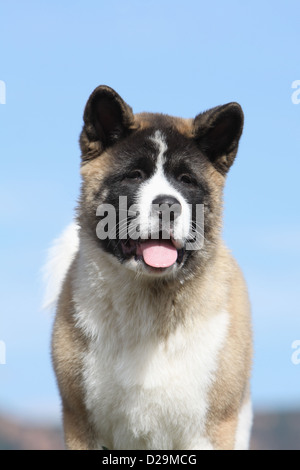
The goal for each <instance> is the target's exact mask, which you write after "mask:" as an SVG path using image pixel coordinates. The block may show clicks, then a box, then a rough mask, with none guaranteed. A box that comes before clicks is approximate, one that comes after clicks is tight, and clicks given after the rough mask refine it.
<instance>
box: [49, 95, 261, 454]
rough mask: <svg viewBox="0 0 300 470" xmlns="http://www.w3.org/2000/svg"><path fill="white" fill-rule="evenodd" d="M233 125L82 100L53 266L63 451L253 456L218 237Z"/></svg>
mask: <svg viewBox="0 0 300 470" xmlns="http://www.w3.org/2000/svg"><path fill="white" fill-rule="evenodd" d="M243 123H244V115H243V111H242V109H241V107H240V105H239V104H237V103H229V104H226V105H222V106H217V107H215V108H212V109H210V110H208V111H205V112H202V113H200V114H199V115H197V116H196V117H195V118H194V119H183V118H178V117H171V116H168V115H164V114H155V113H141V114H133V111H132V109H131V107H130V106H129V105H128V104H127V103H126V102H125V101H124V100H123V99H122V98H121V97H120V96H119V94H118V93H116V92H115V91H114V90H113V89H112V88H110V87H108V86H99V87H97V88H96V89H95V90H94V91H93V93H92V94H91V96H90V97H89V99H88V102H87V104H86V107H85V110H84V125H83V130H82V132H81V135H80V147H81V153H82V162H81V176H82V186H81V193H80V199H79V204H78V208H77V218H76V222H74V223H73V224H72V225H71V226H70V227H69V228H68V229H67V231H66V232H65V233H64V235H63V236H62V238H61V239H60V240H59V241H58V242H57V243H56V245H55V247H54V249H53V250H54V251H52V259H51V260H50V270H52V271H53V276H54V284H52V290H53V289H54V294H53V295H52V297H53V298H52V300H55V297H57V298H58V300H57V309H56V316H55V321H54V327H53V337H52V358H53V366H54V370H55V374H56V378H57V383H58V387H59V391H60V396H61V402H62V412H63V424H64V433H65V442H66V446H67V448H68V449H74V450H75V449H76V450H93V449H103V448H104V449H105V448H106V449H110V450H114V449H118V450H120V449H122V450H123V449H130V450H134V449H144V450H145V449H149V450H158V449H163V450H175V449H177V450H178V449H180V450H227V449H231V450H246V449H248V448H249V439H250V433H251V426H252V406H251V393H250V378H251V363H252V332H251V313H250V310H251V309H250V302H249V298H248V293H247V287H246V283H245V281H244V278H243V275H242V273H241V270H240V268H239V267H238V265H237V263H236V261H235V260H234V258H233V257H232V255H231V253H230V252H229V250H228V249H227V248H226V247H225V245H224V243H223V241H222V237H221V229H222V204H223V203H222V199H223V196H222V194H223V188H224V184H225V180H226V175H227V172H228V170H229V168H230V167H231V165H232V163H233V162H234V159H235V156H236V153H237V150H238V145H239V140H240V136H241V134H242V130H243ZM125 202H126V205H124V204H125ZM121 206H122V207H121ZM197 208H198V209H199V211H197V210H196V209H197ZM109 213H110V214H109ZM167 213H168V217H164V216H165V214H167ZM199 214H200V215H199ZM201 215H202V216H201ZM105 234H106V236H105ZM112 235H113V236H112ZM53 286H55V287H53Z"/></svg>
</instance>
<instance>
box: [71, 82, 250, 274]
mask: <svg viewBox="0 0 300 470" xmlns="http://www.w3.org/2000/svg"><path fill="white" fill-rule="evenodd" d="M242 128H243V112H242V109H241V107H240V105H239V104H237V103H229V104H226V105H224V106H218V107H216V108H213V109H210V110H209V111H206V112H204V113H201V114H199V115H198V116H196V118H195V119H181V118H175V117H170V116H167V115H162V114H151V113H142V114H137V115H134V114H133V112H132V109H131V108H130V107H129V106H128V105H127V104H126V103H125V102H124V101H123V100H122V98H121V97H120V96H119V95H118V94H117V93H116V92H115V91H114V90H112V89H111V88H109V87H107V86H100V87H98V88H96V89H95V90H94V92H93V93H92V95H91V96H90V98H89V100H88V102H87V105H86V108H85V111H84V127H83V130H82V133H81V137H80V145H81V150H82V170H81V173H82V177H83V183H82V193H81V200H80V205H79V217H78V219H79V224H80V226H81V230H83V231H84V232H85V234H86V235H87V236H89V237H92V238H93V239H94V240H96V241H97V244H98V246H99V249H101V250H104V252H106V253H107V254H108V256H109V257H110V259H111V260H112V261H113V262H119V263H120V265H123V266H124V267H127V268H128V269H131V270H134V271H135V272H137V273H141V274H145V275H150V276H155V277H162V276H163V277H174V276H177V275H178V274H179V273H181V274H180V276H181V277H182V276H183V277H184V276H188V275H189V274H190V273H191V272H193V271H194V269H195V267H196V266H200V267H201V265H203V264H204V263H205V262H207V261H208V260H209V259H210V256H212V254H213V252H214V247H215V246H216V243H217V241H218V239H219V237H220V228H221V213H222V192H223V186H224V181H225V176H226V174H227V172H228V170H229V168H230V166H231V165H232V163H233V161H234V158H235V155H236V153H237V149H238V143H239V139H240V136H241V133H242Z"/></svg>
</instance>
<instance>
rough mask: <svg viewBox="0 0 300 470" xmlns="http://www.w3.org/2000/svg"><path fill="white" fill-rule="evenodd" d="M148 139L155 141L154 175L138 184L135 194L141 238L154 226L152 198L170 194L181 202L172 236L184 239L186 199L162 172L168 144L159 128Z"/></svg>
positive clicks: (187, 223) (188, 216) (187, 211)
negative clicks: (156, 152) (179, 212)
mask: <svg viewBox="0 0 300 470" xmlns="http://www.w3.org/2000/svg"><path fill="white" fill-rule="evenodd" d="M150 140H151V141H152V142H154V143H155V145H156V147H157V150H158V155H157V160H156V169H155V172H154V175H153V176H152V177H151V178H150V179H148V180H147V181H145V183H143V184H142V185H141V186H140V189H139V191H138V194H137V204H138V206H139V213H140V216H139V221H140V231H141V237H142V238H148V233H149V232H150V231H151V230H153V231H155V227H153V226H151V222H153V221H151V207H152V202H153V200H154V199H155V198H156V197H157V196H160V195H165V196H172V197H174V198H176V199H177V200H178V202H179V203H180V204H181V208H182V212H181V214H180V216H179V217H177V218H176V221H175V224H174V238H175V239H177V240H184V239H186V238H187V237H188V234H189V229H190V223H191V213H190V208H189V206H188V203H187V201H186V200H185V198H184V197H183V195H182V194H181V193H180V192H179V191H178V190H177V189H176V188H175V187H174V186H173V185H172V184H171V183H170V181H168V179H167V177H166V174H165V172H164V168H163V167H164V163H165V161H166V158H165V153H166V151H167V150H168V145H167V141H166V138H165V136H164V135H163V133H162V132H161V131H159V130H157V131H155V133H154V135H153V136H151V137H150Z"/></svg>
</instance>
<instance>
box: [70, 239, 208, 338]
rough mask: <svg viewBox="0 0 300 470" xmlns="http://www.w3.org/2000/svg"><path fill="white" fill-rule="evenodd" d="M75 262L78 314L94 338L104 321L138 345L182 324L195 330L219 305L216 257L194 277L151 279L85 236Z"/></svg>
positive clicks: (164, 334) (89, 334)
mask: <svg viewBox="0 0 300 470" xmlns="http://www.w3.org/2000/svg"><path fill="white" fill-rule="evenodd" d="M76 263H77V269H76V271H75V273H76V274H75V276H74V279H73V283H74V292H75V305H76V303H77V305H78V306H79V305H80V306H81V307H80V311H79V310H77V313H76V314H75V316H76V319H77V322H78V325H79V326H80V327H81V328H82V329H83V330H84V331H85V332H86V334H87V335H88V336H90V337H97V334H98V333H97V323H98V321H100V322H101V324H102V325H103V323H105V325H106V328H107V332H110V333H111V332H112V330H114V333H115V337H116V339H117V338H118V339H119V340H120V341H121V342H123V341H124V340H126V342H127V341H128V340H129V341H130V338H131V341H133V342H134V343H136V342H140V341H143V340H147V339H150V340H153V339H154V338H155V337H156V338H157V339H159V338H161V339H162V340H163V339H166V338H167V337H168V336H169V335H170V334H172V333H173V332H175V331H176V329H177V327H178V326H182V327H183V328H192V327H193V324H194V320H195V319H196V318H197V319H198V320H199V315H203V316H205V317H207V315H209V313H210V311H212V312H214V311H215V308H217V305H216V301H215V298H216V296H215V295H214V293H213V292H211V295H208V293H209V292H210V290H211V288H210V285H213V282H212V281H213V277H212V276H213V265H214V261H213V258H212V259H210V263H209V267H207V268H206V269H205V271H203V272H201V271H200V269H199V270H198V272H196V273H194V275H193V277H192V278H190V279H185V280H183V279H180V278H178V279H177V278H176V279H171V280H164V279H152V278H151V277H145V276H139V275H137V274H136V273H134V272H131V271H130V270H128V269H126V268H125V267H123V266H121V265H120V264H119V262H118V261H117V260H115V259H114V258H113V257H112V256H111V255H108V254H107V253H104V252H102V250H100V249H99V247H98V245H97V243H96V242H95V241H94V240H93V243H91V239H90V237H88V239H87V238H85V236H84V235H83V234H82V235H81V237H80V250H79V253H78V258H77V260H76ZM82 266H84V268H85V271H84V275H83V274H82ZM201 286H202V287H201ZM201 292H205V293H206V294H205V297H204V296H202V294H201ZM195 296H196V298H197V302H193V303H192V304H191V303H190V301H189V299H190V298H191V297H193V298H194V299H195ZM76 299H77V302H76ZM210 304H212V305H210ZM82 310H84V311H82ZM100 311H101V318H100V316H99V315H100V313H99V312H100ZM203 318H204V317H203ZM102 331H103V330H102Z"/></svg>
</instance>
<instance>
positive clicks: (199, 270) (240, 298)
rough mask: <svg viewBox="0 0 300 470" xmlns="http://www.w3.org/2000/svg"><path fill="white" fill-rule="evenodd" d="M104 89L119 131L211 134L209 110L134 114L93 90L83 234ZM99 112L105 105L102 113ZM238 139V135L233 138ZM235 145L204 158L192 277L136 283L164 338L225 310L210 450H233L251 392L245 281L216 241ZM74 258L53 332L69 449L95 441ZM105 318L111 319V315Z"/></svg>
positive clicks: (106, 163) (97, 168) (90, 206)
mask: <svg viewBox="0 0 300 470" xmlns="http://www.w3.org/2000/svg"><path fill="white" fill-rule="evenodd" d="M103 93H104V97H105V100H106V101H107V100H108V101H109V102H110V101H112V100H114V101H113V102H114V103H116V104H114V106H116V107H115V108H114V111H113V114H114V116H115V115H116V113H117V110H118V109H119V107H120V108H121V109H122V115H121V117H119V121H120V123H121V124H120V125H119V127H118V132H125V131H128V129H130V130H131V131H132V130H135V131H137V130H139V131H141V130H143V129H147V128H152V127H154V126H157V127H159V125H160V122H162V123H163V125H164V126H166V125H167V126H168V127H170V128H174V129H176V131H177V132H179V133H180V134H182V135H184V136H185V137H188V138H190V139H192V138H196V137H195V136H197V135H198V133H199V132H200V131H199V129H201V132H202V134H203V141H204V142H205V143H204V144H203V146H204V147H205V146H207V145H210V139H211V136H210V135H209V134H208V131H207V130H206V131H205V132H206V134H205V132H204V131H203V130H202V127H201V125H202V124H203V122H204V121H205V120H207V119H208V121H209V119H211V120H212V121H213V119H214V114H213V113H212V114H211V115H210V114H209V115H208V117H207V116H206V115H205V116H204V115H199V117H197V118H196V120H192V119H181V118H173V117H170V116H163V115H156V114H147V113H141V114H139V115H135V116H134V115H133V114H132V110H131V108H130V107H129V106H128V105H126V104H124V102H123V101H122V100H121V99H120V98H119V97H118V95H116V94H112V95H111V94H110V89H108V88H107V87H100V89H96V90H95V92H94V93H93V94H92V96H91V98H90V100H89V102H88V104H87V107H86V110H85V115H84V119H85V126H84V129H83V132H82V134H81V138H80V145H81V149H82V160H83V164H82V168H81V175H82V180H83V185H82V194H81V200H80V208H79V221H80V225H81V227H85V230H86V233H88V230H87V229H86V227H87V226H88V225H89V223H90V218H91V217H94V214H95V195H96V194H97V192H98V191H99V186H101V182H102V180H103V178H105V176H106V175H107V174H108V173H110V172H113V165H114V159H113V157H112V153H111V148H110V146H108V147H107V148H106V147H105V144H104V142H105V140H104V137H103V136H102V133H105V132H106V129H104V130H103V129H102V130H99V128H97V127H96V126H95V125H94V123H93V120H92V118H91V115H92V114H93V113H94V112H96V111H95V109H96V108H95V105H94V101H93V100H94V99H95V97H97V96H98V95H99V94H100V95H101V94H103ZM114 93H115V92H114ZM106 101H105V102H106ZM94 108H95V109H94ZM105 111H106V110H105V109H104V111H103V112H105ZM101 112H102V111H101ZM211 116H212V117H211ZM209 126H213V123H210V122H209ZM209 126H208V127H209ZM123 128H124V129H125V130H124V129H123ZM97 129H98V130H97ZM97 133H98V134H97ZM99 134H101V136H102V137H101V139H99ZM202 134H201V135H202ZM97 135H98V137H97ZM207 135H208V137H207ZM238 138H239V135H238V136H237V137H236V139H237V140H238ZM205 148H206V147H205ZM236 151H237V147H232V148H230V151H228V154H227V155H221V156H216V154H213V155H212V160H211V161H212V164H210V163H208V162H207V161H206V160H204V162H203V169H205V175H206V180H207V183H208V186H209V189H210V198H211V208H212V211H211V214H209V213H208V214H206V222H207V226H208V227H210V231H209V232H208V235H207V236H209V240H207V243H208V245H209V244H210V247H209V251H207V254H206V259H204V260H203V262H202V263H201V264H198V265H197V264H196V263H194V265H193V269H192V270H191V271H190V273H192V275H191V274H189V278H188V279H186V282H185V283H184V284H182V283H181V282H180V278H178V280H172V281H168V280H161V279H159V280H157V281H156V282H155V281H151V282H149V280H148V279H145V280H144V281H143V280H142V279H140V280H139V286H140V287H139V288H140V290H141V291H142V290H143V289H144V292H145V297H147V296H148V297H149V298H151V299H152V304H153V306H155V305H157V308H156V309H154V311H155V312H156V314H157V316H156V318H155V321H154V323H155V324H156V327H157V331H156V332H157V335H158V336H159V337H160V338H162V339H163V340H166V339H167V338H168V337H169V336H170V334H171V333H172V331H174V330H175V329H176V328H177V326H178V325H179V324H183V325H184V324H185V323H186V322H187V323H189V322H190V321H192V318H193V315H194V314H195V315H199V311H201V315H203V317H205V316H207V317H209V316H211V315H213V314H214V313H215V312H216V311H222V310H224V309H225V310H226V311H228V313H229V320H230V326H229V334H228V336H227V338H226V342H225V345H224V347H223V348H222V351H221V353H220V357H219V367H218V371H217V374H216V377H215V380H214V384H213V387H211V390H210V393H209V397H210V398H209V403H210V405H209V410H208V415H207V422H206V434H207V436H208V438H209V439H210V441H211V442H212V444H213V446H214V448H215V449H232V448H234V443H235V433H236V428H237V422H238V416H239V412H240V409H241V406H242V405H243V404H244V403H245V402H246V401H247V399H248V398H249V378H250V371H251V359H252V337H251V336H252V335H251V324H250V305H249V300H248V295H247V289H246V285H245V281H244V279H243V276H242V274H241V271H240V269H239V267H238V266H237V264H236V262H235V261H234V260H233V258H232V256H231V255H230V253H229V252H228V250H227V249H226V248H225V247H224V246H223V243H222V242H221V240H220V231H221V226H222V194H223V188H224V183H225V178H224V177H225V172H226V171H227V170H228V168H229V166H230V165H231V164H232V161H233V159H234V157H235V153H236ZM101 197H102V196H101V195H100V199H99V197H98V199H97V204H98V203H99V201H100V202H101ZM210 218H211V221H210ZM203 256H204V255H203ZM78 262H79V261H78V256H77V257H76V259H75V260H74V262H73V264H72V266H71V267H70V269H69V272H68V274H67V277H66V279H65V282H64V285H63V289H62V293H61V296H60V299H59V304H58V309H57V316H56V321H55V326H54V332H53V363H54V368H55V372H56V375H57V379H58V383H59V387H60V393H61V396H62V403H63V411H64V429H65V435H66V444H67V447H68V448H70V449H90V448H93V447H94V445H96V444H95V442H96V435H95V433H96V431H95V428H94V426H93V424H92V420H91V418H90V416H89V413H88V411H87V409H86V407H85V404H84V403H85V400H84V385H83V379H82V358H83V357H84V354H85V351H86V349H87V342H88V338H87V337H85V335H84V333H83V331H82V330H80V329H79V328H78V327H77V325H76V322H75V319H74V292H75V289H76V286H75V281H74V279H75V278H76V275H77V272H78ZM130 277H132V279H134V275H133V274H132V273H131V272H128V278H130ZM133 282H134V281H133ZM131 301H132V307H131V309H130V311H132V312H135V310H136V306H135V298H134V297H132V299H131ZM187 304H188V307H187ZM109 321H110V322H113V321H114V319H113V318H111V319H110V320H109ZM134 327H135V328H137V329H138V328H139V318H134ZM98 438H99V436H98ZM98 440H99V439H98Z"/></svg>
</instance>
